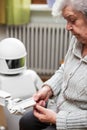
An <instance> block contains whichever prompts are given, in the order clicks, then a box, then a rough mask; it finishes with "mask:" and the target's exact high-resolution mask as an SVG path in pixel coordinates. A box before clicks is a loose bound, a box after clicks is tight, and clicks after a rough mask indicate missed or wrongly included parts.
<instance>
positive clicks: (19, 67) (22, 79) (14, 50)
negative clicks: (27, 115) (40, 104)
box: [0, 38, 43, 130]
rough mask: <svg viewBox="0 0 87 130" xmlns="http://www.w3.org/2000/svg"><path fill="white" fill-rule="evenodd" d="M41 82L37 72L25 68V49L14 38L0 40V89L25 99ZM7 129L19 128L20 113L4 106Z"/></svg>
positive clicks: (14, 96) (15, 129)
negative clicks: (16, 113)
mask: <svg viewBox="0 0 87 130" xmlns="http://www.w3.org/2000/svg"><path fill="white" fill-rule="evenodd" d="M42 84H43V82H42V80H41V79H40V77H39V76H38V75H37V73H36V72H35V71H33V70H28V69H27V68H26V49H25V46H24V44H23V43H22V42H21V41H20V40H18V39H16V38H6V39H4V40H2V41H1V42H0V90H4V91H6V92H8V93H10V94H11V97H12V98H14V99H15V98H20V99H22V100H23V99H26V98H29V97H32V95H33V94H34V93H35V92H36V91H37V90H38V89H40V87H41V86H42ZM5 115H6V119H7V125H8V130H19V122H18V121H19V119H20V117H21V116H20V115H14V114H11V113H10V112H9V111H8V110H7V108H5Z"/></svg>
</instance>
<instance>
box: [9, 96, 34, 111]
mask: <svg viewBox="0 0 87 130" xmlns="http://www.w3.org/2000/svg"><path fill="white" fill-rule="evenodd" d="M35 104H36V102H35V101H34V99H33V98H32V97H31V98H28V99H25V100H22V101H18V102H15V101H14V100H11V101H10V102H9V103H8V106H7V108H8V110H9V111H10V113H11V114H23V113H24V112H25V109H27V108H29V107H33V106H34V105H35Z"/></svg>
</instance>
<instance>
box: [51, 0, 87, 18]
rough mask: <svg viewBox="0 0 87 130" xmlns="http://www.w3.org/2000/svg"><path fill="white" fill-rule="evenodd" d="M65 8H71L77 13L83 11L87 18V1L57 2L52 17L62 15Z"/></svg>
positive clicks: (68, 0)
mask: <svg viewBox="0 0 87 130" xmlns="http://www.w3.org/2000/svg"><path fill="white" fill-rule="evenodd" d="M65 6H71V7H72V8H73V9H75V10H77V11H81V12H82V13H84V14H85V15H86V16H87V0H56V1H55V3H54V5H53V7H52V15H53V16H58V15H61V12H62V9H63V8H64V7H65Z"/></svg>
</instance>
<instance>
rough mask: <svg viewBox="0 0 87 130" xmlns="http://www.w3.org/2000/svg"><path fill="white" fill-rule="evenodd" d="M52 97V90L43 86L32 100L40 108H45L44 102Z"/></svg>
mask: <svg viewBox="0 0 87 130" xmlns="http://www.w3.org/2000/svg"><path fill="white" fill-rule="evenodd" d="M51 95H52V90H51V88H50V87H49V86H44V87H43V88H41V89H40V90H39V91H38V92H37V93H36V94H34V95H33V98H34V100H35V101H36V102H37V103H38V104H39V105H41V106H45V102H47V100H48V99H49V97H50V96H51Z"/></svg>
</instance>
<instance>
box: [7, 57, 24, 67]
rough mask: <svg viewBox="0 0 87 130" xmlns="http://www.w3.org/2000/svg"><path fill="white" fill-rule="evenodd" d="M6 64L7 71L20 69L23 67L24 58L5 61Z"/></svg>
mask: <svg viewBox="0 0 87 130" xmlns="http://www.w3.org/2000/svg"><path fill="white" fill-rule="evenodd" d="M6 64H7V66H8V68H9V69H17V68H21V67H24V65H25V58H24V57H23V58H20V59H14V60H12V59H10V60H9V59H7V60H6Z"/></svg>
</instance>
